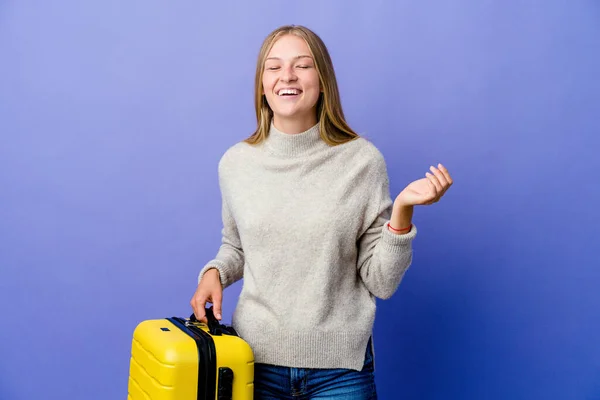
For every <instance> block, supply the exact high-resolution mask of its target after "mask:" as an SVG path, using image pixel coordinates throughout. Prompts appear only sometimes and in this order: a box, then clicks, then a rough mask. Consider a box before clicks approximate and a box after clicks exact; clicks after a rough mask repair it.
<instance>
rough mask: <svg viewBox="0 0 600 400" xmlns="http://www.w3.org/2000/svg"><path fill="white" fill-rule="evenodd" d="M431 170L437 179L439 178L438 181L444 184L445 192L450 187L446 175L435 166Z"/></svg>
mask: <svg viewBox="0 0 600 400" xmlns="http://www.w3.org/2000/svg"><path fill="white" fill-rule="evenodd" d="M429 170H430V171H431V172H433V174H434V175H435V177H436V178H438V181H440V183H441V184H442V190H445V189H446V188H447V187H448V182H447V181H446V177H445V176H444V174H442V172H441V171H440V170H439V169H437V168H436V167H434V166H433V165H432V166H430V167H429Z"/></svg>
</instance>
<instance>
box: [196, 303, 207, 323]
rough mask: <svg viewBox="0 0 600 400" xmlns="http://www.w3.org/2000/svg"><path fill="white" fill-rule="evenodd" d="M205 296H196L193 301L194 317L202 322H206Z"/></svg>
mask: <svg viewBox="0 0 600 400" xmlns="http://www.w3.org/2000/svg"><path fill="white" fill-rule="evenodd" d="M207 300H208V299H207V297H206V296H198V297H196V301H195V303H194V304H195V305H196V307H195V308H194V315H196V319H197V320H198V321H201V322H204V323H206V322H207V320H206V308H205V307H206V301H207Z"/></svg>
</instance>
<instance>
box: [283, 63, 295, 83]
mask: <svg viewBox="0 0 600 400" xmlns="http://www.w3.org/2000/svg"><path fill="white" fill-rule="evenodd" d="M297 79H298V77H297V76H296V74H295V73H294V67H293V66H288V67H285V68H283V69H282V72H281V80H282V81H283V82H294V81H296V80H297Z"/></svg>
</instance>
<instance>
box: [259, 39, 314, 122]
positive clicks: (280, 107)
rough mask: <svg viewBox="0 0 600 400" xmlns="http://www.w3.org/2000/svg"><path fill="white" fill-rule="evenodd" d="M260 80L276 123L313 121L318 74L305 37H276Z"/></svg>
mask: <svg viewBox="0 0 600 400" xmlns="http://www.w3.org/2000/svg"><path fill="white" fill-rule="evenodd" d="M262 81H263V91H264V94H265V96H266V98H267V102H268V103H269V106H270V107H271V109H272V110H273V118H274V122H275V123H276V124H277V123H286V122H295V123H297V122H300V121H304V122H305V123H306V124H308V127H310V126H312V125H314V124H316V122H317V116H316V105H317V101H318V100H319V94H320V90H321V89H320V87H319V74H318V73H317V70H316V68H315V62H314V60H313V58H312V57H311V55H310V50H309V48H308V45H307V44H306V42H305V41H304V39H302V38H300V37H298V36H295V35H285V36H282V37H281V38H279V39H278V40H277V41H276V42H275V44H274V45H273V47H272V48H271V51H270V52H269V54H267V58H266V60H265V69H264V71H263V76H262Z"/></svg>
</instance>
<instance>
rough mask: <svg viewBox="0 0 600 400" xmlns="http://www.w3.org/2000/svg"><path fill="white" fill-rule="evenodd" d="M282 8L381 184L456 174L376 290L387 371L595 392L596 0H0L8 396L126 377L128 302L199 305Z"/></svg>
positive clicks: (394, 378)
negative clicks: (309, 47)
mask: <svg viewBox="0 0 600 400" xmlns="http://www.w3.org/2000/svg"><path fill="white" fill-rule="evenodd" d="M50 3H51V4H50ZM216 3H219V4H218V5H216ZM342 12H345V13H346V15H343V16H342ZM286 23H298V24H305V25H307V26H308V27H310V28H312V29H314V30H315V31H316V32H317V33H318V34H320V35H321V36H322V38H323V39H324V41H325V42H326V43H327V45H328V47H329V49H330V51H331V54H332V57H333V60H334V63H335V68H336V71H337V74H338V77H339V81H340V87H341V95H342V100H343V106H344V109H345V112H346V114H347V116H348V120H349V122H350V124H351V125H352V126H353V127H354V128H355V129H356V130H357V131H359V132H360V133H362V134H364V135H365V136H366V137H368V138H369V139H370V140H372V141H373V142H374V143H375V144H376V145H377V146H378V147H379V148H380V149H381V151H382V152H383V154H384V155H385V157H386V160H387V162H388V168H389V174H390V179H391V190H392V196H395V195H396V194H397V193H398V192H399V191H400V190H402V188H403V187H404V186H405V185H406V184H408V183H409V182H410V181H412V180H414V179H417V178H420V177H422V176H423V174H424V173H425V172H426V170H427V168H428V167H429V165H431V164H434V163H437V162H442V163H444V164H445V165H446V166H447V167H448V168H449V170H450V171H451V173H452V174H453V176H454V178H455V185H454V186H453V187H452V189H451V190H450V191H449V192H448V193H447V195H446V197H445V198H444V199H443V201H441V202H440V203H438V204H436V205H433V206H430V207H419V208H417V209H416V210H415V223H416V224H418V226H419V231H420V234H419V236H418V237H417V239H416V241H415V243H414V246H415V253H414V263H413V266H412V267H411V269H410V271H409V272H408V274H407V275H406V278H405V280H404V281H403V283H402V285H401V287H400V289H399V291H398V292H397V293H396V294H395V296H394V297H393V298H392V299H390V300H388V301H380V302H379V309H378V310H379V311H378V315H377V322H376V326H375V342H376V352H377V384H378V387H379V392H380V397H381V398H382V399H444V400H447V399H600V339H599V337H600V333H599V332H600V311H599V310H600V289H599V287H600V282H599V281H600V279H599V278H600V272H599V270H600V268H599V267H600V256H599V255H598V242H599V240H598V237H599V235H598V227H599V225H600V218H599V217H600V215H599V211H598V205H599V204H600V202H599V197H600V196H599V194H600V189H599V186H600V185H599V182H600V179H599V178H598V173H599V167H600V162H599V161H598V159H599V157H598V154H597V153H598V149H599V148H600V146H599V144H600V143H599V142H600V140H599V139H598V134H599V133H600V129H599V128H600V122H599V121H600V119H599V117H598V114H599V113H600V97H599V94H598V93H599V92H600V78H599V73H600V3H598V2H597V1H570V2H567V1H544V2H542V1H530V2H510V1H509V2H505V1H452V2H447V1H446V2H442V1H439V2H432V1H421V2H416V1H414V2H408V1H392V0H390V1H370V2H360V3H359V2H357V3H353V2H347V1H342V0H336V1H302V2H287V1H274V0H273V1H254V2H241V1H240V2H237V3H231V2H191V1H175V2H173V1H171V2H164V1H153V0H152V1H122V0H120V1H116V0H111V1H108V0H104V1H97V2H93V3H92V2H89V1H74V0H72V1H52V2H41V1H40V2H25V1H16V0H14V1H7V0H4V1H2V2H1V3H0V132H1V142H0V143H1V144H0V312H1V313H0V315H1V316H2V323H1V329H0V354H1V357H0V398H1V399H6V400H24V399H28V400H29V399H41V398H43V399H46V400H57V399H75V398H77V399H86V400H106V399H124V398H125V397H126V392H127V375H128V366H129V351H130V340H131V334H132V331H133V329H134V327H135V325H136V324H137V323H138V322H140V321H141V320H143V319H147V318H162V317H166V316H172V315H179V316H187V315H189V313H190V308H189V304H188V302H189V299H190V297H191V295H192V293H193V291H194V289H195V286H196V276H197V273H198V271H199V269H200V267H201V266H202V265H204V263H205V262H206V261H207V260H209V259H211V258H212V257H214V255H215V253H216V251H217V249H218V245H219V243H220V236H219V235H220V229H221V221H220V194H219V189H218V184H217V163H218V160H219V158H220V157H221V155H222V153H223V152H224V151H225V150H226V149H227V148H228V147H229V146H231V145H232V144H234V143H235V142H237V141H239V140H241V139H243V138H245V137H246V136H247V135H249V134H250V132H251V131H252V130H253V128H254V124H255V121H254V116H253V113H254V111H253V103H252V101H253V100H252V99H253V75H254V66H255V61H256V56H257V54H258V49H259V46H260V43H261V41H262V39H263V38H264V37H265V36H266V35H267V34H268V33H269V32H270V31H271V30H272V29H274V28H276V27H277V26H279V25H283V24H286ZM240 287H241V286H240V284H236V285H235V286H233V287H232V288H230V289H228V290H227V291H226V292H225V303H224V307H225V315H224V318H225V321H230V318H231V313H232V311H233V307H234V306H235V302H236V299H237V295H238V293H239V290H240ZM305 306H306V307H310V303H307V304H306V305H305Z"/></svg>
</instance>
